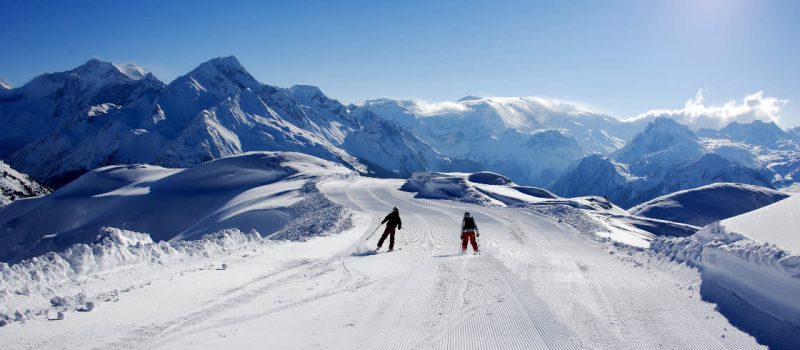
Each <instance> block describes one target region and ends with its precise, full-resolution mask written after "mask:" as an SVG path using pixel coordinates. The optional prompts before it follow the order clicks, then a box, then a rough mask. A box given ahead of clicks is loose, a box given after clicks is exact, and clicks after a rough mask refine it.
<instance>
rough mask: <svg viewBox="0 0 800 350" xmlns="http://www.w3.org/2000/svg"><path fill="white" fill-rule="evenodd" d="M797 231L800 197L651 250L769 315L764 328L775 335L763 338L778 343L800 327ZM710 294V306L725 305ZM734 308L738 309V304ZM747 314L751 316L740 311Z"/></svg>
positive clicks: (657, 242) (799, 234) (658, 243)
mask: <svg viewBox="0 0 800 350" xmlns="http://www.w3.org/2000/svg"><path fill="white" fill-rule="evenodd" d="M798 227H800V196H797V195H795V196H792V197H789V198H788V199H785V200H782V201H780V202H777V203H775V204H772V205H769V206H766V207H763V208H761V209H758V210H755V211H752V212H749V213H746V214H742V215H739V216H736V217H733V218H730V219H727V220H723V221H719V222H716V223H713V224H710V225H708V226H706V227H704V228H703V229H702V230H701V231H699V232H698V233H697V234H695V235H693V236H691V237H686V238H657V239H655V240H654V241H653V242H652V249H653V250H655V251H657V252H660V253H663V254H665V255H668V256H670V257H672V258H674V259H675V260H677V261H680V262H686V263H687V264H689V265H692V266H695V267H697V268H698V269H700V271H701V272H702V275H703V280H704V281H705V282H708V283H710V284H713V285H715V286H718V287H721V288H722V290H727V291H731V292H733V293H734V294H735V295H736V296H737V298H740V299H741V301H744V302H745V303H746V304H747V305H750V306H752V307H753V308H755V309H756V310H758V311H760V312H762V313H764V314H766V315H768V316H769V317H768V318H767V321H764V322H767V324H769V325H770V326H768V328H771V329H766V330H761V332H764V333H767V335H766V336H767V337H771V338H779V337H781V336H782V335H781V332H782V330H781V329H785V328H791V327H789V326H790V325H791V324H793V325H794V327H795V328H796V327H797V325H798V324H800V302H798V299H797V298H798V295H799V294H798V292H799V291H800V229H798ZM709 293H710V294H711V295H709V296H708V297H709V299H711V300H714V301H716V299H724V296H723V295H718V294H719V293H716V292H713V291H712V292H709ZM737 300H738V299H737ZM741 301H739V303H740V302H741ZM733 305H734V306H733V307H734V308H736V307H738V306H736V302H734V303H733ZM742 312H746V311H739V313H742ZM770 318H771V319H773V320H778V321H777V322H775V321H770ZM773 323H776V324H774V325H773ZM787 323H788V325H787ZM745 327H762V326H757V325H745ZM763 327H765V328H766V326H763ZM790 332H791V331H790Z"/></svg>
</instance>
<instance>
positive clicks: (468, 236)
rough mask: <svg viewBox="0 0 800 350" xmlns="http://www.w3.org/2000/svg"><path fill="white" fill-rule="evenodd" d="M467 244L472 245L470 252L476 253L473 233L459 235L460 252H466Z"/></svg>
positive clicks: (476, 247)
mask: <svg viewBox="0 0 800 350" xmlns="http://www.w3.org/2000/svg"><path fill="white" fill-rule="evenodd" d="M467 242H470V243H472V250H473V251H475V252H477V251H478V242H476V241H475V232H464V233H462V234H461V251H462V252H466V251H467Z"/></svg>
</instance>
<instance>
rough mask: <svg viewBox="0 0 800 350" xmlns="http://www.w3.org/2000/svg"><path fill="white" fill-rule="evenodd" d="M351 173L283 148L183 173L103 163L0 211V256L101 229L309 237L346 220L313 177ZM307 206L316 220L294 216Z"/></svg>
mask: <svg viewBox="0 0 800 350" xmlns="http://www.w3.org/2000/svg"><path fill="white" fill-rule="evenodd" d="M349 173H350V171H349V170H347V169H346V168H344V167H343V166H341V165H338V164H335V163H331V162H328V161H325V160H321V159H318V158H314V157H311V156H308V155H304V154H299V153H280V152H278V153H274V152H267V153H246V154H244V155H240V156H234V157H228V158H221V159H218V160H214V161H211V162H208V163H203V164H201V165H198V166H196V167H193V168H189V169H186V170H182V169H167V168H161V167H158V166H152V165H127V166H108V167H104V168H100V169H97V170H94V171H91V172H89V173H87V174H85V175H83V176H82V177H80V178H78V179H77V180H75V181H73V182H72V183H70V184H69V185H67V186H64V187H62V188H61V189H59V190H57V191H55V192H54V193H52V194H51V195H48V196H45V197H41V198H38V199H33V200H27V201H21V202H14V203H12V204H11V205H9V206H7V207H6V208H4V209H3V210H0V226H3V227H4V230H3V232H2V235H1V236H0V237H1V238H2V241H3V242H4V244H3V245H2V246H1V247H0V260H1V261H19V260H21V259H24V258H28V257H31V256H35V255H38V254H42V253H44V252H47V251H58V250H61V249H64V248H66V247H68V246H69V245H72V244H75V243H89V242H93V241H94V240H95V237H96V236H97V232H98V230H99V229H100V228H102V227H106V226H111V227H118V228H124V229H128V230H134V231H138V232H147V233H148V234H150V236H151V237H152V239H153V240H156V241H160V240H185V239H197V238H199V237H201V236H202V235H204V234H207V233H211V232H215V231H218V230H222V229H228V228H237V229H239V230H241V231H242V232H249V231H250V230H256V231H258V232H259V233H260V234H261V235H264V236H269V237H273V238H286V239H293V238H297V237H296V236H298V235H299V236H303V237H307V236H312V235H315V234H320V233H321V232H322V231H321V226H322V225H336V223H337V222H339V221H340V220H344V219H345V217H340V216H341V215H342V212H341V208H336V207H334V206H331V205H330V203H329V202H328V201H326V200H325V199H324V198H323V197H321V196H319V195H317V191H316V187H315V183H316V181H318V180H319V179H320V178H322V177H329V176H333V175H336V176H347V175H348V174H349ZM312 212H313V215H315V216H316V219H315V220H310V221H307V222H298V221H297V220H308V219H307V218H305V217H303V215H305V214H311V213H312ZM41 218H47V220H42V219H41ZM296 225H300V226H303V225H305V226H304V227H303V229H305V230H306V231H305V232H298V231H300V230H299V229H296V228H293V226H296ZM309 225H310V226H309Z"/></svg>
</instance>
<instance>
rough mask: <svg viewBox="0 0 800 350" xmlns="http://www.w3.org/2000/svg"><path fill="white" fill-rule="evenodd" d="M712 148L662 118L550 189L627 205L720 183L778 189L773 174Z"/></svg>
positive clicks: (583, 162) (580, 165) (578, 166)
mask: <svg viewBox="0 0 800 350" xmlns="http://www.w3.org/2000/svg"><path fill="white" fill-rule="evenodd" d="M726 155H728V154H726V153H721V154H717V153H714V152H713V150H710V149H708V148H706V146H705V145H704V143H703V142H701V140H700V139H699V138H698V137H697V136H696V135H695V134H694V133H693V132H692V131H691V130H690V129H689V128H688V127H686V126H684V125H681V124H678V123H677V122H675V121H674V120H672V119H667V118H658V119H655V120H654V121H652V122H651V123H650V124H648V126H647V127H646V128H645V130H644V131H643V132H642V133H640V134H638V135H636V137H634V138H633V140H631V142H629V143H628V144H627V145H625V147H623V148H621V149H620V150H618V151H616V152H614V153H612V154H610V155H609V156H608V157H597V156H594V157H587V158H584V159H583V160H581V161H580V162H578V163H577V164H576V165H574V166H573V167H571V168H570V169H569V171H567V172H566V173H565V174H564V175H563V176H561V177H560V178H559V179H558V180H556V181H554V182H553V183H552V184H551V185H550V189H551V190H553V191H554V192H555V193H556V194H559V195H563V196H571V197H574V196H582V195H602V196H606V197H607V198H609V199H610V200H611V201H613V202H614V203H616V204H618V205H621V206H623V207H631V206H633V205H636V204H639V203H642V202H644V201H648V200H650V199H653V198H655V197H658V196H662V195H666V194H669V193H672V192H676V191H680V190H684V189H690V188H694V187H699V186H704V185H708V184H712V183H716V182H737V183H746V184H752V185H758V186H764V187H769V188H772V187H773V185H772V181H771V179H770V178H769V175H768V173H769V171H768V170H767V169H765V168H763V167H756V168H755V169H754V168H752V167H748V166H745V165H743V164H741V163H739V162H736V161H735V160H731V159H729V158H726Z"/></svg>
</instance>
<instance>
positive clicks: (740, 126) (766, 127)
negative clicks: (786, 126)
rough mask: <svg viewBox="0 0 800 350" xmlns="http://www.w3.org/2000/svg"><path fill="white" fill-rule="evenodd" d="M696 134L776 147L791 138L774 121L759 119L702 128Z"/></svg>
mask: <svg viewBox="0 0 800 350" xmlns="http://www.w3.org/2000/svg"><path fill="white" fill-rule="evenodd" d="M698 135H700V136H703V137H706V138H713V139H728V140H732V141H738V142H742V143H746V144H750V145H754V146H762V147H767V148H778V147H780V143H781V141H788V140H791V139H792V136H791V135H790V134H789V133H788V132H786V131H783V129H781V128H780V127H779V126H778V125H776V124H775V123H773V122H769V123H766V122H763V121H760V120H754V121H753V122H751V123H747V124H745V123H739V122H733V123H730V124H728V125H727V126H726V127H724V128H722V129H720V130H708V129H703V130H700V131H698Z"/></svg>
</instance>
